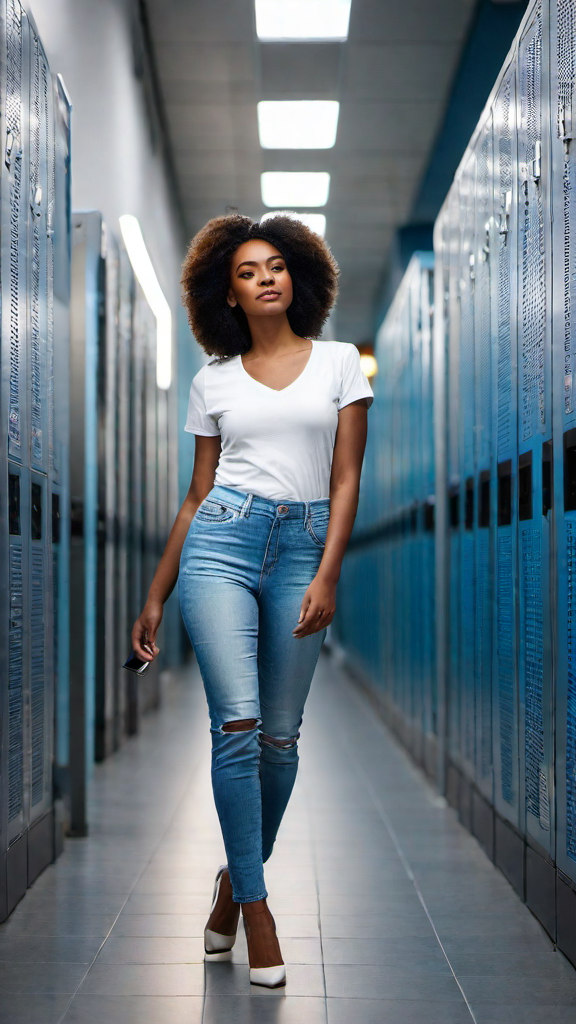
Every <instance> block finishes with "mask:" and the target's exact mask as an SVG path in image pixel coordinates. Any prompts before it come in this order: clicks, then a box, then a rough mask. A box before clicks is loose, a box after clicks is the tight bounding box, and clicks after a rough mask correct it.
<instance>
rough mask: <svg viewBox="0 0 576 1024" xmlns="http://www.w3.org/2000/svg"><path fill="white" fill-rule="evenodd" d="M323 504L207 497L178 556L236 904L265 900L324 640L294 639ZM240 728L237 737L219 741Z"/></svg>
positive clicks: (229, 494) (220, 491)
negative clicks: (266, 874) (269, 863)
mask: <svg viewBox="0 0 576 1024" xmlns="http://www.w3.org/2000/svg"><path fill="white" fill-rule="evenodd" d="M329 515H330V502H329V500H328V499H327V498H326V499H322V500H319V501H311V502H297V501H284V502H282V501H270V500H268V499H266V498H259V497H257V496H255V495H251V494H243V493H241V492H240V491H237V490H236V489H234V488H230V487H221V486H216V487H214V488H213V489H212V490H211V492H210V494H209V495H208V497H207V498H206V499H205V500H204V501H203V502H202V504H201V505H200V507H199V509H198V511H197V513H196V515H195V516H194V519H193V520H192V523H191V524H190V530H189V532H188V535H187V537H186V540H185V542H184V546H183V548H182V557H181V560H180V575H179V580H178V590H179V597H180V608H181V611H182V616H183V618H184V623H185V625H186V629H187V631H188V635H189V637H190V641H191V643H192V646H193V648H194V651H195V654H196V658H197V660H198V664H199V666H200V672H201V674H202V679H203V681H204V687H205V690H206V697H207V700H208V708H209V711H210V722H211V733H212V785H213V790H214V801H215V804H216V810H217V812H218V817H219V819H220V825H221V828H222V835H223V838H224V845H225V847H226V855H227V858H228V867H229V870H230V879H231V882H232V889H233V894H234V899H235V900H236V901H237V902H238V903H251V902H253V901H254V900H260V899H263V898H264V897H265V896H266V895H267V893H266V887H265V884H264V868H263V865H264V862H265V861H266V860H267V859H268V857H269V856H270V854H271V853H272V848H273V846H274V841H275V839H276V834H277V832H278V828H279V826H280V822H281V821H282V817H283V814H284V811H285V810H286V806H287V804H288V801H289V799H290V794H291V792H292V788H293V786H294V781H295V779H296V772H297V770H298V745H297V741H298V736H299V732H298V730H299V727H300V723H301V721H302V713H303V710H304V703H305V701H306V698H307V696H308V691H309V689H310V683H311V681H312V676H313V674H314V670H315V668H316V663H317V661H318V656H319V654H320V647H321V645H322V641H323V639H324V634H325V631H324V630H322V631H321V632H319V633H313V634H312V635H311V636H307V637H303V638H301V639H295V637H293V636H292V630H293V629H294V628H295V626H296V624H297V622H298V616H299V614H300V606H301V604H302V599H303V597H304V594H305V591H306V588H307V587H308V586H309V584H310V583H311V582H312V580H313V579H314V576H315V575H316V573H317V571H318V567H319V565H320V560H321V558H322V552H323V548H324V543H325V540H326V530H327V528H328V519H329ZM237 723H241V728H242V731H228V729H229V728H232V729H234V728H235V725H236V724H237Z"/></svg>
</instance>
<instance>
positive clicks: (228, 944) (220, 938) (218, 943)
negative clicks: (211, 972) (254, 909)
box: [204, 864, 236, 963]
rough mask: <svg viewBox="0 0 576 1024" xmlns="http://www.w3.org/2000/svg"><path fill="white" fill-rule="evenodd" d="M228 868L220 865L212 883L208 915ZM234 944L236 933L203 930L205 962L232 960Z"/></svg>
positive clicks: (212, 908) (214, 903) (213, 905)
mask: <svg viewBox="0 0 576 1024" xmlns="http://www.w3.org/2000/svg"><path fill="white" fill-rule="evenodd" d="M227 867H228V865H227V864H221V865H220V867H219V868H218V871H217V874H216V880H215V882H214V893H213V896H212V906H211V907H210V914H212V911H213V910H214V907H215V906H216V904H217V902H218V896H219V895H220V884H221V882H222V875H223V873H224V872H225V871H226V868H227ZM235 942H236V933H234V935H221V934H220V932H214V931H212V929H211V928H205V929H204V954H205V960H206V961H209V962H210V963H221V962H222V961H225V960H231V959H232V948H233V946H234V943H235Z"/></svg>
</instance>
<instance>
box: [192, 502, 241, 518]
mask: <svg viewBox="0 0 576 1024" xmlns="http://www.w3.org/2000/svg"><path fill="white" fill-rule="evenodd" d="M236 514H237V513H236V509H234V508H230V507H229V506H228V505H222V504H221V502H219V501H212V500H210V501H209V500H208V499H205V500H204V501H203V502H202V504H201V505H199V506H198V509H197V511H196V515H195V516H194V519H195V520H196V521H197V522H199V523H214V524H216V523H230V522H231V521H232V520H233V519H234V518H235V516H236Z"/></svg>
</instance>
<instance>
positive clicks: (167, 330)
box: [120, 213, 172, 391]
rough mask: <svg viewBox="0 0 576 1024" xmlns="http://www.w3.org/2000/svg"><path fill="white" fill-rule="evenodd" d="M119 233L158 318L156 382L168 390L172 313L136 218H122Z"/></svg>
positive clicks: (170, 370) (129, 215)
mask: <svg viewBox="0 0 576 1024" xmlns="http://www.w3.org/2000/svg"><path fill="white" fill-rule="evenodd" d="M120 230H121V232H122V238H123V239H124V245H125V246H126V251H127V253H128V257H129V259H130V263H131V264H132V269H133V271H134V273H135V275H136V277H137V279H138V282H139V284H140V287H141V288H142V291H143V292H144V295H145V296H146V301H147V302H148V305H149V306H150V309H151V310H152V312H153V313H154V316H155V317H156V383H157V385H158V387H159V388H162V389H163V390H164V391H167V390H168V388H169V387H170V383H171V381H172V312H171V309H170V306H169V305H168V300H167V299H166V296H165V295H164V292H163V291H162V289H161V287H160V282H159V281H158V278H157V277H156V271H155V270H154V267H153V266H152V260H151V259H150V255H149V253H148V249H147V248H146V243H145V241H144V237H143V235H142V229H141V228H140V224H139V223H138V220H137V218H136V217H133V216H132V214H129V213H125V214H123V215H122V216H121V217H120Z"/></svg>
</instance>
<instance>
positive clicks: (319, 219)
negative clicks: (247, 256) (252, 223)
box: [260, 210, 326, 238]
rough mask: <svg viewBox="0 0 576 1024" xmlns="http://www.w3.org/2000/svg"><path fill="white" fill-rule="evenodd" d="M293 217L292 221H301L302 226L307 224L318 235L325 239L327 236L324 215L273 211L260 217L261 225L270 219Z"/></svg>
mask: <svg viewBox="0 0 576 1024" xmlns="http://www.w3.org/2000/svg"><path fill="white" fill-rule="evenodd" d="M278 216H282V217H292V220H299V221H301V222H302V224H305V225H306V227H307V228H310V231H315V232H316V234H317V235H320V237H321V238H324V235H325V234H326V217H325V216H324V214H323V213H294V211H293V210H271V211H270V213H265V214H264V216H263V217H260V223H261V224H262V223H263V221H265V220H270V217H278Z"/></svg>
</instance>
